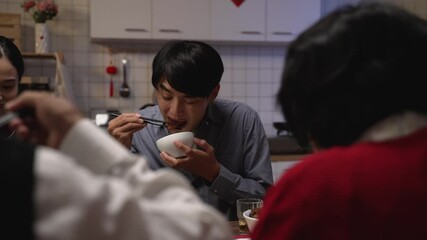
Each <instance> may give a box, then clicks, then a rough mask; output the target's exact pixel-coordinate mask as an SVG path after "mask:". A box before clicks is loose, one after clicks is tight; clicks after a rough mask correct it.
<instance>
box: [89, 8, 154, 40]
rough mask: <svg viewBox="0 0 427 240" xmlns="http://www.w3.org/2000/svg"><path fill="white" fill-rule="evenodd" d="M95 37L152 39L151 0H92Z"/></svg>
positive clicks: (91, 10)
mask: <svg viewBox="0 0 427 240" xmlns="http://www.w3.org/2000/svg"><path fill="white" fill-rule="evenodd" d="M90 35H91V38H94V39H150V38H151V37H152V36H151V0H126V1H119V0H91V1H90Z"/></svg>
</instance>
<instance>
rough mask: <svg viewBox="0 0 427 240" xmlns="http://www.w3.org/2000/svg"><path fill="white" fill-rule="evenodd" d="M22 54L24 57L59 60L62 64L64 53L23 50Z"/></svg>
mask: <svg viewBox="0 0 427 240" xmlns="http://www.w3.org/2000/svg"><path fill="white" fill-rule="evenodd" d="M22 56H23V57H24V58H36V59H53V60H59V61H61V63H62V64H64V54H63V53H62V52H52V53H35V52H23V53H22Z"/></svg>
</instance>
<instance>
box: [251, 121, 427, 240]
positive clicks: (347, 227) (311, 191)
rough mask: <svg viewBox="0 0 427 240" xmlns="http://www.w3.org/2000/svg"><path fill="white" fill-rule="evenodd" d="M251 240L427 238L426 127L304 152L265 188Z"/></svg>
mask: <svg viewBox="0 0 427 240" xmlns="http://www.w3.org/2000/svg"><path fill="white" fill-rule="evenodd" d="M252 239H269V240H275V239H328V240H331V239H427V129H422V130H420V131H418V132H417V133H414V134H412V135H410V136H407V137H403V138H400V139H395V140H390V141H387V142H383V143H362V144H357V145H353V146H350V147H340V148H332V149H329V150H325V151H323V152H319V153H316V154H313V155H311V156H309V157H308V158H306V159H305V160H304V161H302V162H301V163H300V164H298V165H297V166H295V167H294V168H292V169H291V170H289V171H288V172H287V173H286V174H285V175H283V176H282V177H281V179H280V180H279V181H278V182H277V183H276V184H275V185H274V186H273V187H272V188H270V189H269V190H268V192H267V194H266V197H265V199H264V207H263V209H262V211H261V214H260V219H259V222H258V224H257V225H256V227H255V230H254V232H253V235H252Z"/></svg>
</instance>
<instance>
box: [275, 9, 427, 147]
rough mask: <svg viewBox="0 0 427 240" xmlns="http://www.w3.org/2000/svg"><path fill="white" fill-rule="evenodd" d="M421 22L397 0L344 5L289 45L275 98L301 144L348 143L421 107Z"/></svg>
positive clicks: (424, 72) (425, 73) (426, 105)
mask: <svg viewBox="0 0 427 240" xmlns="http://www.w3.org/2000/svg"><path fill="white" fill-rule="evenodd" d="M426 57H427V22H426V21H425V20H424V19H422V18H420V17H417V16H415V15H413V14H411V13H409V12H407V11H405V10H403V9H401V8H399V7H397V6H393V5H390V4H385V3H365V4H359V5H356V6H345V7H343V8H341V9H338V10H336V11H334V12H332V13H330V14H329V15H327V16H325V17H324V18H322V19H321V20H319V21H318V22H317V23H315V24H314V25H313V26H311V27H310V28H308V29H307V30H306V31H304V32H303V33H302V34H300V35H299V36H298V37H297V39H296V40H295V41H294V42H292V43H291V44H290V46H289V49H288V53H287V56H286V59H285V60H286V62H285V69H284V73H283V76H282V85H281V88H280V90H279V94H278V99H277V100H278V102H279V104H280V105H281V107H282V111H283V113H284V115H285V118H286V121H287V122H288V125H289V127H290V130H291V131H292V132H293V133H294V134H295V136H296V137H297V139H298V140H299V142H300V144H303V145H306V144H307V142H308V140H309V139H311V140H313V141H314V142H315V143H316V144H317V145H318V146H319V147H323V148H327V147H331V146H334V145H343V146H345V145H350V144H352V143H354V142H355V141H356V140H357V139H358V138H360V136H361V134H363V133H364V132H365V131H366V130H367V129H368V128H369V127H371V126H372V125H374V124H375V123H377V122H378V121H380V120H382V119H384V118H386V117H388V116H391V115H394V114H398V113H402V112H404V111H415V112H419V113H427V97H426V96H427V94H426V92H427V66H426V64H427V63H426V61H425V58H426Z"/></svg>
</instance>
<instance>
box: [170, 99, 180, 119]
mask: <svg viewBox="0 0 427 240" xmlns="http://www.w3.org/2000/svg"><path fill="white" fill-rule="evenodd" d="M169 111H170V113H171V114H172V115H173V116H174V117H178V116H179V115H180V114H181V111H182V103H181V102H180V101H179V100H178V99H174V100H173V101H172V103H171V106H170V110H169Z"/></svg>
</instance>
